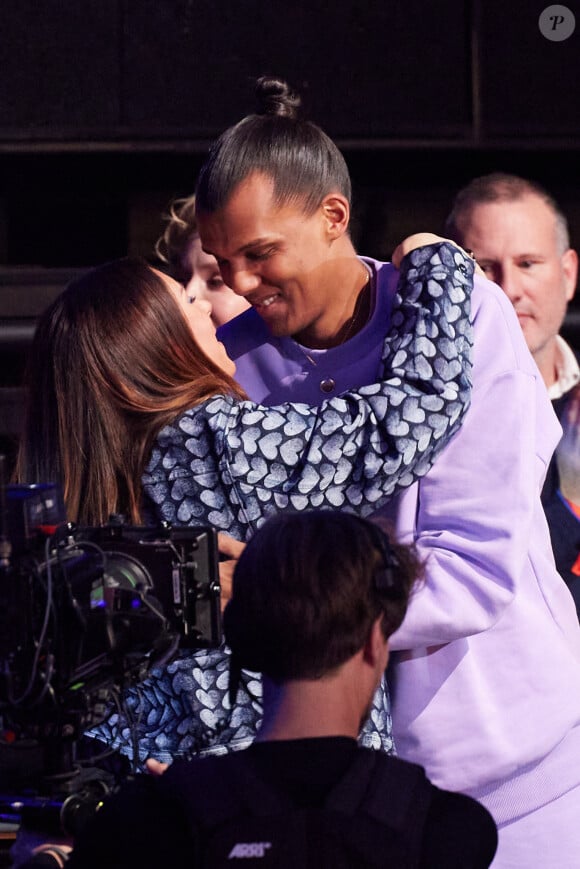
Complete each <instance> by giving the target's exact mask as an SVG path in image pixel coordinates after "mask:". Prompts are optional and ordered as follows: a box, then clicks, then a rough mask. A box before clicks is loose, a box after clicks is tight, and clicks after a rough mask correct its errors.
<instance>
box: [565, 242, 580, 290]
mask: <svg viewBox="0 0 580 869" xmlns="http://www.w3.org/2000/svg"><path fill="white" fill-rule="evenodd" d="M562 271H563V272H564V279H565V281H566V299H567V300H568V301H570V299H571V298H572V296H573V295H574V293H575V292H576V282H577V280H578V254H577V253H576V251H575V250H572V248H569V249H568V250H567V251H566V253H564V254H563V255H562Z"/></svg>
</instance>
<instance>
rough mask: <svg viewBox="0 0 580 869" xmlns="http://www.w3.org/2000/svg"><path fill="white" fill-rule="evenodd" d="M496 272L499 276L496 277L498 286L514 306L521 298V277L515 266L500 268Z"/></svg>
mask: <svg viewBox="0 0 580 869" xmlns="http://www.w3.org/2000/svg"><path fill="white" fill-rule="evenodd" d="M498 271H499V272H500V274H499V275H498V278H497V283H498V284H499V285H500V287H501V288H502V290H503V291H504V293H505V294H506V296H507V297H508V299H509V300H510V302H511V303H512V304H515V303H516V302H517V301H519V299H521V297H522V281H521V275H519V274H518V271H517V269H516V268H515V266H511V265H506V266H500V267H499V269H498Z"/></svg>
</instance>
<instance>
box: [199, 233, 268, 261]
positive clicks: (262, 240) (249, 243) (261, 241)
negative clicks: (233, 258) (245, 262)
mask: <svg viewBox="0 0 580 869" xmlns="http://www.w3.org/2000/svg"><path fill="white" fill-rule="evenodd" d="M273 242H274V239H272V238H269V237H268V236H267V235H266V236H259V237H258V238H253V239H252V240H251V241H247V242H246V243H245V244H243V245H242V246H241V247H239V248H238V249H237V250H236V251H234V255H236V254H240V253H245V252H246V251H247V250H250V248H252V247H258V246H259V245H261V244H273ZM201 249H202V250H203V251H204V252H205V253H208V254H210V256H215V258H216V259H219V257H218V255H217V254H216V253H214V251H213V250H210V249H209V247H205V246H204V245H202V246H201Z"/></svg>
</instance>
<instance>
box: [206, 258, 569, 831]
mask: <svg viewBox="0 0 580 869" xmlns="http://www.w3.org/2000/svg"><path fill="white" fill-rule="evenodd" d="M364 261H365V262H366V263H367V264H368V265H369V266H370V267H371V269H373V271H374V273H375V276H376V279H375V287H376V298H375V308H374V313H373V316H372V317H371V319H370V321H369V323H368V324H367V326H366V327H365V328H364V329H363V330H362V331H361V332H359V333H358V334H357V335H356V336H355V337H354V338H352V339H351V340H350V341H348V342H347V343H345V344H343V345H341V346H339V347H336V348H332V349H330V350H326V351H321V350H319V351H315V350H308V351H307V353H306V352H305V351H304V349H302V348H300V347H299V345H297V344H296V342H294V341H293V340H292V339H290V338H273V337H271V336H270V334H269V333H268V331H267V329H266V327H265V325H264V324H263V321H262V320H261V319H260V317H259V316H258V315H257V314H256V313H255V311H253V310H250V311H248V312H246V313H244V314H242V315H241V316H240V317H238V318H237V319H236V320H234V321H232V322H231V323H229V324H227V325H226V326H225V327H223V328H222V330H221V331H220V338H221V340H223V341H224V343H225V345H226V347H227V350H228V353H229V354H230V355H231V356H232V358H233V359H234V360H235V361H236V365H237V374H236V378H237V380H238V381H239V382H240V383H241V384H242V385H243V387H244V388H245V389H246V391H247V392H248V394H249V396H250V397H251V398H252V399H253V400H254V401H259V402H261V403H263V404H276V403H279V402H281V401H285V400H288V399H290V398H291V399H292V400H293V401H305V402H308V403H310V404H315V403H320V402H321V401H323V400H324V399H325V398H328V394H325V393H324V392H323V391H322V389H321V383H322V382H324V381H328V379H329V378H332V379H333V380H334V381H335V384H336V387H335V389H336V392H337V393H338V392H341V391H343V390H345V389H348V388H351V387H352V386H354V385H357V386H358V385H363V384H367V383H371V382H373V381H374V380H375V379H376V374H377V370H378V366H379V363H380V350H381V347H382V341H383V338H384V334H385V330H386V329H387V328H388V313H389V310H390V306H391V300H392V296H393V293H394V289H395V285H396V276H397V273H396V271H395V270H394V268H393V267H392V266H391V265H390V264H385V263H379V262H376V261H374V260H371V259H367V258H365V259H364ZM472 319H473V326H474V370H473V395H472V404H471V407H470V409H469V411H468V413H467V415H466V418H465V421H464V424H463V427H462V428H461V430H460V431H459V432H458V433H457V434H456V435H455V436H454V438H453V439H452V440H451V442H450V443H449V444H448V445H447V446H446V448H445V449H444V451H443V453H442V454H441V455H440V457H439V458H438V460H437V462H436V463H435V466H434V467H433V468H432V469H431V470H430V471H429V472H428V473H427V475H426V476H425V477H424V478H423V479H422V480H421V481H420V482H418V483H415V484H414V485H412V486H411V487H409V488H408V489H407V490H406V491H405V492H403V493H402V494H401V495H400V496H398V497H397V499H396V500H395V501H394V502H393V503H392V505H390V506H389V507H388V508H386V510H385V511H383V512H385V513H386V514H387V515H389V516H390V518H391V519H392V520H393V521H394V522H395V523H396V526H397V529H398V532H399V535H400V536H401V538H402V539H403V540H405V539H408V540H411V539H414V540H415V541H416V544H417V546H418V548H419V551H420V554H421V556H422V557H423V558H424V559H426V580H425V583H424V585H423V586H422V587H421V588H420V589H419V590H418V591H417V592H416V593H415V594H414V596H413V598H412V601H411V605H410V607H409V612H408V614H407V617H406V618H405V621H404V623H403V625H402V627H401V628H400V630H399V631H398V632H397V633H396V634H395V635H394V636H393V638H392V642H391V647H392V649H394V650H398V651H397V653H396V654H394V655H393V656H392V666H391V670H390V672H389V676H390V685H391V688H392V691H393V710H392V714H393V725H394V734H395V742H396V746H397V749H398V753H399V754H400V756H402V757H404V758H406V759H408V760H412V761H415V762H417V763H420V764H422V765H423V766H424V767H425V768H426V770H427V774H428V775H429V777H430V778H431V779H432V780H433V781H434V783H435V784H437V785H439V786H440V787H443V788H447V789H450V790H457V791H462V792H464V793H468V794H470V795H472V796H474V797H476V798H478V799H480V800H481V801H482V802H483V803H484V804H485V805H486V806H487V807H488V808H489V809H490V811H491V812H492V814H493V815H494V818H495V820H496V821H497V822H498V823H502V822H505V821H509V820H512V819H514V818H517V817H518V816H520V815H521V814H524V813H525V812H528V811H531V810H532V809H535V808H538V807H540V806H542V805H544V804H546V803H548V802H550V801H551V800H553V799H555V798H556V797H557V796H559V795H560V794H563V793H566V792H567V791H569V790H570V789H571V788H573V787H575V786H577V785H579V784H580V763H579V760H580V626H579V624H578V618H577V615H576V610H575V607H574V604H573V601H572V597H571V595H570V592H569V591H568V589H567V588H566V586H565V584H564V582H563V581H562V579H561V578H560V576H559V575H558V573H557V571H556V568H555V565H554V559H553V555H552V551H551V545H550V538H549V532H548V528H547V525H546V520H545V517H544V512H543V509H542V506H541V502H540V491H541V488H542V483H543V480H544V476H545V473H546V469H547V466H548V463H549V461H550V457H551V455H552V452H553V450H554V448H555V446H556V444H557V442H558V439H559V437H560V434H561V429H560V426H559V423H558V422H557V419H556V417H555V415H554V412H553V410H552V407H551V403H550V401H549V399H548V396H547V393H546V390H545V387H544V384H543V382H542V379H541V377H540V374H539V372H538V370H537V368H536V365H535V363H534V361H533V360H532V357H531V355H530V353H529V351H528V349H527V347H526V344H525V341H524V339H523V335H522V332H521V328H520V326H519V323H518V321H517V318H516V316H515V314H514V311H513V308H512V306H511V304H510V302H509V300H508V299H507V298H506V296H505V295H504V293H503V292H502V291H501V290H500V289H499V288H498V287H497V286H496V285H495V284H492V283H490V282H489V281H487V280H485V279H482V278H476V281H475V288H474V292H473V297H472ZM308 357H310V358H308Z"/></svg>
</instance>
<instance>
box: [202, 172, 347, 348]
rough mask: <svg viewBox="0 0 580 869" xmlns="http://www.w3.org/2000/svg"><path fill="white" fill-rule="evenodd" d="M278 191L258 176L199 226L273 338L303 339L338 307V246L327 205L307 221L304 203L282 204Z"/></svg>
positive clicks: (228, 278)
mask: <svg viewBox="0 0 580 869" xmlns="http://www.w3.org/2000/svg"><path fill="white" fill-rule="evenodd" d="M272 192H273V182H272V180H271V178H269V177H268V176H266V175H263V174H260V173H254V174H253V175H250V176H249V177H248V178H247V179H245V180H244V181H242V182H241V183H240V184H239V186H238V187H237V188H236V189H235V190H234V192H233V194H232V196H231V197H230V199H229V201H228V202H227V203H226V205H225V206H224V208H222V209H221V210H220V211H217V212H215V213H213V214H203V213H202V214H198V215H197V221H198V228H199V233H200V236H201V240H202V244H203V247H204V249H205V250H206V251H207V252H211V253H212V254H213V255H215V257H216V259H217V262H218V265H219V268H220V271H221V274H222V277H223V279H224V281H225V282H226V284H227V285H228V286H230V287H232V289H233V290H234V291H235V292H236V293H238V294H239V295H240V296H243V298H244V299H246V300H247V302H249V303H250V304H251V305H252V306H253V307H254V308H255V309H256V311H257V312H258V313H259V314H260V316H261V317H262V318H263V319H264V320H265V322H266V324H267V325H268V328H269V329H270V331H271V332H272V334H274V335H295V334H297V333H299V332H302V331H303V330H305V329H307V328H308V327H310V326H311V325H312V324H313V323H317V322H319V321H321V320H323V319H324V318H325V316H327V315H328V314H329V313H330V315H331V316H332V311H333V308H334V307H335V306H336V296H335V293H336V284H335V281H334V278H333V277H332V276H331V269H330V268H329V266H330V264H331V259H332V256H331V243H330V241H329V238H328V235H327V232H326V225H327V224H326V219H325V216H324V211H323V208H322V206H321V207H320V209H318V210H317V211H316V212H315V213H314V214H313V215H306V214H304V211H303V209H302V208H301V203H300V202H298V203H291V204H287V205H283V206H282V207H279V206H277V205H276V203H275V202H274V200H273V196H272Z"/></svg>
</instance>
